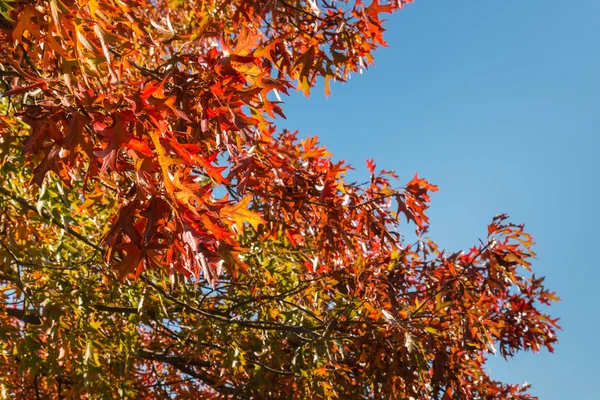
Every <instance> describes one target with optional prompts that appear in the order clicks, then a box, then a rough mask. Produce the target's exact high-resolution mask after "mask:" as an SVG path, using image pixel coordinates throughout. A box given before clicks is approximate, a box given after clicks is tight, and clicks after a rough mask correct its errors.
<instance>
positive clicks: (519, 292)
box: [0, 0, 558, 400]
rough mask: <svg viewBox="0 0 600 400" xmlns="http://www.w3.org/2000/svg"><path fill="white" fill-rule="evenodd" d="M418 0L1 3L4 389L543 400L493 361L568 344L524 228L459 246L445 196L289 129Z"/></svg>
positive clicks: (366, 57)
mask: <svg viewBox="0 0 600 400" xmlns="http://www.w3.org/2000/svg"><path fill="white" fill-rule="evenodd" d="M408 2H410V1H409V0H395V1H390V2H387V0H373V1H372V2H371V0H369V2H368V4H367V3H363V1H361V0H350V1H346V0H344V1H340V0H236V1H231V0H188V1H182V0H166V1H165V0H106V1H102V2H100V1H98V0H0V61H1V63H0V91H1V92H2V97H1V98H0V135H1V136H0V138H1V139H0V168H1V174H0V182H1V186H0V360H1V362H0V393H2V396H4V397H11V398H20V399H34V398H36V399H42V398H87V397H90V398H194V399H197V398H254V399H262V398H285V399H293V398H297V399H304V398H342V399H343V398H347V399H356V398H394V399H396V398H406V399H409V398H412V399H431V398H436V399H444V400H448V399H466V398H470V399H504V398H515V399H526V398H530V395H528V394H527V387H524V386H522V385H512V384H505V383H502V382H497V381H494V380H493V379H492V378H491V377H490V376H489V374H488V373H487V372H486V371H485V369H484V365H485V362H486V359H487V358H488V356H489V355H490V354H494V353H496V351H498V352H499V353H500V354H501V355H502V356H504V357H510V356H512V355H513V354H515V352H518V351H522V350H532V351H538V350H540V349H541V348H544V347H545V348H547V349H549V350H550V351H552V346H553V344H554V343H555V342H556V336H555V331H556V330H557V329H558V326H557V321H556V320H555V319H552V318H551V317H550V316H549V315H547V314H546V313H545V311H544V309H543V308H541V307H543V306H545V305H549V304H550V303H551V302H553V301H556V300H557V297H556V296H555V294H554V293H552V292H550V291H548V290H547V289H545V287H544V285H543V278H540V277H538V276H536V275H534V274H533V273H532V272H531V261H532V259H533V258H534V256H535V254H534V253H533V252H532V250H531V246H532V244H533V240H532V238H531V237H530V236H529V235H528V234H527V233H526V232H525V231H524V229H523V226H521V225H516V224H513V223H510V222H509V221H508V219H507V217H506V216H505V215H498V216H496V217H495V218H494V219H493V220H492V221H491V223H490V224H489V226H488V228H487V231H485V232H483V233H484V235H483V236H482V239H481V241H480V242H479V243H477V244H475V245H474V246H473V247H472V248H471V249H469V250H466V251H460V252H447V251H444V250H443V249H441V248H439V247H438V246H437V245H436V244H435V243H434V242H433V241H432V240H431V239H430V238H429V237H428V236H427V228H428V218H427V216H426V210H427V207H428V203H429V200H430V193H431V192H435V191H437V188H436V186H434V185H432V184H431V183H429V182H428V181H426V180H425V179H422V178H420V177H418V176H415V177H414V178H412V179H400V178H399V177H398V176H397V175H396V174H395V173H394V172H392V171H378V170H377V168H376V166H375V163H374V162H373V161H372V160H370V161H368V163H367V168H368V171H369V174H370V177H371V178H370V180H369V181H368V182H364V183H356V182H352V181H350V180H349V179H348V178H347V175H346V173H347V172H348V170H349V169H350V166H349V165H348V164H346V163H345V162H343V161H336V160H334V159H333V158H332V155H331V154H330V153H328V152H327V150H326V149H325V148H324V147H323V146H322V145H321V144H320V143H319V142H318V140H317V138H312V137H303V136H301V135H300V134H298V133H297V132H289V131H285V130H283V131H281V130H278V129H277V126H276V121H277V119H278V118H284V112H283V109H282V101H281V96H284V95H286V94H287V93H288V91H289V90H291V89H295V88H297V89H299V90H301V91H303V92H304V93H305V94H306V95H307V96H308V95H309V94H310V92H311V90H313V88H314V87H315V86H319V87H321V86H324V90H325V93H326V94H329V85H330V83H331V81H332V80H335V81H345V80H346V79H347V78H348V76H349V75H351V74H353V73H355V72H358V71H360V70H361V69H363V68H367V66H369V65H371V64H372V63H373V52H374V51H375V50H376V49H377V48H379V47H381V46H384V45H385V42H384V39H383V33H384V29H383V27H382V24H383V21H384V18H385V16H386V15H387V14H388V13H392V12H394V11H396V10H399V9H401V8H402V7H403V6H404V5H405V3H408ZM321 82H322V83H321ZM375 123H376V122H375ZM408 229H416V232H417V236H416V238H417V239H416V240H415V241H414V242H412V241H410V242H409V241H408V240H407V239H406V238H405V237H404V236H403V235H402V234H401V233H399V232H400V231H401V230H404V231H405V232H406V230H408ZM524 378H525V377H524Z"/></svg>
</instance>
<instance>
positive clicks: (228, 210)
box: [220, 196, 265, 229]
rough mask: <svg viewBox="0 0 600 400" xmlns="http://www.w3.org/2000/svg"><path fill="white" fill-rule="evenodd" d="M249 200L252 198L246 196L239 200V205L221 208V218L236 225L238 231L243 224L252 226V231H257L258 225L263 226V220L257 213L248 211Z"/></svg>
mask: <svg viewBox="0 0 600 400" xmlns="http://www.w3.org/2000/svg"><path fill="white" fill-rule="evenodd" d="M251 200H252V196H246V197H244V198H243V199H242V200H240V202H239V203H237V204H235V205H233V206H225V207H223V208H221V212H220V214H221V217H226V218H230V219H232V220H233V221H234V222H235V224H236V225H237V228H238V229H241V228H242V227H243V226H244V223H245V222H247V223H249V224H250V225H252V226H253V227H254V229H258V225H260V224H264V223H265V220H264V219H262V218H261V216H260V214H259V213H257V212H254V211H251V210H249V209H248V205H249V203H250V201H251Z"/></svg>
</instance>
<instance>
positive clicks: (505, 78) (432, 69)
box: [280, 0, 600, 400]
mask: <svg viewBox="0 0 600 400" xmlns="http://www.w3.org/2000/svg"><path fill="white" fill-rule="evenodd" d="M386 27H387V28H388V31H387V32H386V33H387V40H388V44H389V48H387V49H383V50H381V51H379V52H378V53H377V55H376V64H377V65H376V67H372V68H371V69H369V70H368V71H366V72H365V73H364V74H363V75H356V76H354V77H353V78H352V79H351V80H350V81H349V82H348V83H346V84H335V85H333V87H332V90H333V94H332V95H331V96H330V97H329V98H328V99H325V98H324V96H323V95H322V91H321V88H319V89H318V90H315V92H314V93H313V95H312V96H311V98H310V99H305V98H304V97H303V96H302V95H300V93H297V94H294V95H292V97H291V98H288V99H285V101H286V105H285V106H284V110H285V112H286V115H287V116H288V120H287V121H285V122H284V123H283V124H280V126H282V127H288V128H290V129H300V131H301V133H302V135H318V136H319V137H320V138H321V141H322V142H323V143H324V144H326V145H327V147H328V148H329V150H330V151H332V152H333V153H334V154H335V156H336V157H338V158H340V159H346V160H347V161H349V162H351V163H352V164H354V165H356V166H357V167H358V168H357V169H359V171H358V172H357V173H356V177H357V179H359V178H361V177H364V176H366V173H365V172H364V171H365V170H364V165H365V159H367V158H371V157H373V158H375V160H376V162H377V166H378V168H385V169H394V170H395V171H396V172H397V173H398V174H399V175H400V176H401V178H403V179H404V180H406V179H410V178H411V177H412V175H414V173H415V172H419V175H421V176H424V177H426V178H428V179H429V180H430V181H431V182H433V183H435V184H437V185H439V187H440V193H438V194H435V195H434V196H433V199H432V201H433V203H432V208H431V211H430V217H431V230H430V234H431V237H433V238H434V239H435V240H436V241H437V242H438V243H439V244H441V245H442V246H444V247H446V248H448V249H450V250H456V249H460V248H468V247H470V245H472V244H474V243H475V242H476V240H477V238H479V237H483V236H484V235H485V228H486V226H487V223H488V222H489V221H490V220H491V218H492V217H493V216H494V215H495V214H497V213H499V212H506V213H508V214H509V215H510V216H511V217H512V220H513V221H515V222H522V223H525V224H526V226H527V229H528V231H529V232H530V233H532V234H533V235H534V236H535V238H536V241H537V246H536V250H537V253H538V260H537V263H536V265H535V266H534V268H535V271H536V272H537V273H538V274H541V275H546V276H547V285H548V286H549V287H550V288H552V289H554V290H556V291H557V292H558V294H559V296H560V297H561V298H562V302H561V303H559V304H558V305H556V306H555V307H553V309H552V311H551V312H552V314H553V315H554V316H558V317H560V318H561V324H562V326H563V331H562V332H561V333H560V335H559V340H560V344H559V345H558V347H557V349H556V351H555V353H554V354H549V353H547V352H542V353H540V354H522V355H519V356H517V357H515V358H514V359H513V360H511V361H510V362H508V363H507V362H504V360H503V359H501V358H498V359H495V360H492V361H491V362H490V363H489V368H490V370H491V372H492V376H493V377H494V378H496V379H500V380H504V381H507V382H512V383H521V382H523V381H527V382H529V383H531V384H533V390H532V393H533V394H535V395H538V396H540V398H541V399H547V400H553V399H557V400H558V399H560V400H563V399H578V400H586V399H597V398H598V397H597V396H598V394H597V393H598V391H597V390H596V389H593V382H594V381H595V380H596V379H597V374H598V373H599V372H600V364H599V363H600V361H599V360H600V350H599V346H598V344H597V337H598V336H599V335H600V332H599V328H600V312H599V311H598V308H599V307H598V301H597V295H596V293H598V292H600V291H599V290H598V289H599V286H600V283H599V280H600V272H599V267H598V261H597V260H596V259H595V255H596V254H595V252H596V250H598V249H600V246H599V245H598V241H599V239H600V235H598V229H597V227H598V226H599V225H600V212H599V208H598V205H597V204H598V198H599V196H600V178H599V174H600V157H599V156H600V151H599V147H600V139H599V136H600V78H599V75H598V74H599V73H600V2H598V1H597V0H595V1H592V0H576V1H572V2H564V1H557V0H544V1H542V0H528V1H517V0H503V1H494V2H492V1H476V0H454V1H448V0H416V1H415V3H413V4H411V5H408V6H406V7H405V9H404V10H403V11H401V12H400V13H396V14H394V15H393V16H391V17H389V20H388V22H387V24H386Z"/></svg>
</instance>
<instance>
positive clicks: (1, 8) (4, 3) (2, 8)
mask: <svg viewBox="0 0 600 400" xmlns="http://www.w3.org/2000/svg"><path fill="white" fill-rule="evenodd" d="M11 1H12V0H0V15H2V16H3V17H4V18H5V19H7V20H9V21H11V22H14V21H13V19H12V18H11V17H10V16H9V15H8V12H9V11H12V10H13V8H12V7H11V6H9V5H8V3H10V2H11Z"/></svg>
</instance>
